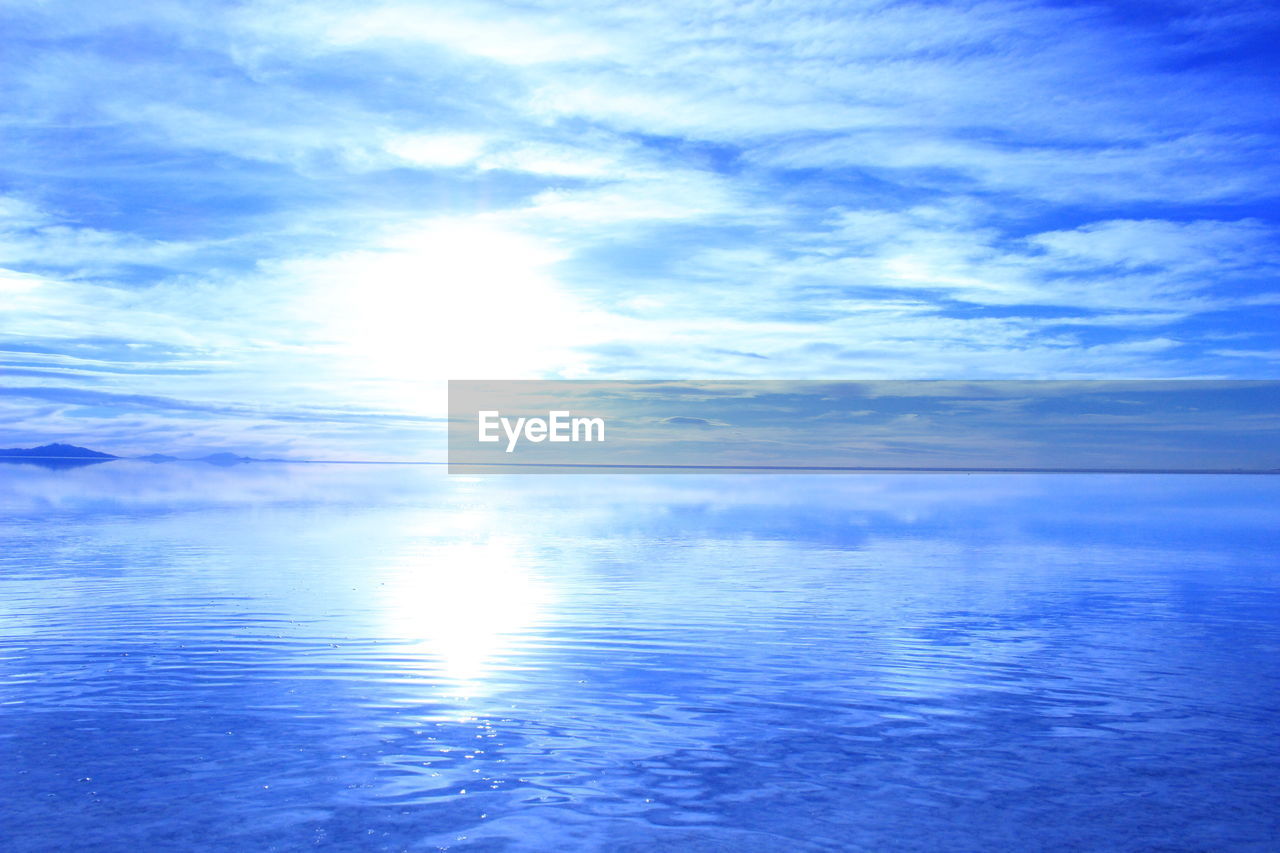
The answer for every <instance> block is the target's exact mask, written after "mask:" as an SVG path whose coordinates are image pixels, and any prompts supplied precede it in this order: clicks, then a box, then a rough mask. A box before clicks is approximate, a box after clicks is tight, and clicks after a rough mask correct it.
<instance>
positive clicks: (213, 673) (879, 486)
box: [0, 462, 1280, 851]
mask: <svg viewBox="0 0 1280 853" xmlns="http://www.w3.org/2000/svg"><path fill="white" fill-rule="evenodd" d="M1278 531H1280V479H1277V478H1272V477H1246V476H1239V477H1237V476H1214V477H1194V476H1165V475H1154V476H1133V475H986V476H977V475H975V476H961V475H901V476H894V475H885V476H873V475H859V476H759V477H755V476H744V475H734V476H691V475H682V476H671V477H661V476H651V477H650V476H635V475H622V476H616V477H611V476H599V475H597V476H583V477H574V476H555V477H545V478H543V477H502V476H494V477H476V478H458V477H452V478H451V477H447V476H444V475H443V474H441V473H440V472H439V471H438V470H435V469H430V468H416V467H398V466H356V465H272V464H253V465H244V466H239V467H235V468H213V467H209V466H203V465H184V464H174V465H147V464H143V463H134V462H112V463H108V464H103V465H95V466H91V467H86V468H79V469H73V470H46V469H42V468H39V467H35V466H29V465H18V464H10V465H5V466H3V468H2V469H0V768H3V769H2V770H0V801H3V803H4V808H3V816H2V817H0V838H3V839H4V840H3V846H4V847H5V849H7V850H16V851H36V850H52V849H80V850H157V849H174V850H177V849H192V848H195V847H199V848H201V849H214V850H246V849H248V850H294V849H334V850H350V849H358V850H388V851H391V850H436V849H446V848H447V849H460V850H570V849H582V850H610V851H615V850H648V849H673V850H735V851H739V850H759V851H775V850H838V849H839V850H848V849H853V850H859V849H861V850H874V851H894V850H904V851H905V850H940V849H946V850H990V849H1023V850H1034V849H1089V850H1098V849H1118V850H1139V849H1153V848H1154V849H1164V850H1204V849H1214V850H1266V849H1274V846H1275V844H1276V843H1277V834H1278V832H1280V811H1278V810H1277V809H1276V807H1275V804H1276V802H1277V796H1278V795H1280V781H1277V780H1280V757H1277V753H1276V750H1275V749H1274V742H1275V738H1276V735H1277V734H1280V725H1278V724H1277V722H1276V720H1277V719H1280V717H1277V714H1278V713H1280V668H1278V667H1277V666H1276V663H1275V661H1276V656H1277V652H1278V651H1280V570H1278V568H1277V565H1276V562H1277V561H1276V554H1277V551H1278V549H1277V546H1278V545H1280V541H1278V540H1280V533H1278Z"/></svg>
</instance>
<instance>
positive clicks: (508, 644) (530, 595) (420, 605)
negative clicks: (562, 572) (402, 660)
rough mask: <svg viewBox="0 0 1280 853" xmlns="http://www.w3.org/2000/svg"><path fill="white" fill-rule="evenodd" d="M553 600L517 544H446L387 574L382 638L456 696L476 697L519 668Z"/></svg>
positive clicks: (501, 541)
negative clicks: (495, 679) (498, 677)
mask: <svg viewBox="0 0 1280 853" xmlns="http://www.w3.org/2000/svg"><path fill="white" fill-rule="evenodd" d="M551 601H552V591H551V587H550V585H549V584H548V583H547V582H546V581H545V580H544V579H542V578H540V577H538V576H537V575H535V574H534V573H533V572H532V571H531V570H530V568H529V565H528V562H527V560H526V559H525V558H524V556H523V555H522V549H521V548H520V547H519V546H518V543H517V542H516V541H514V540H509V539H487V540H485V541H481V542H463V543H450V544H447V545H443V546H441V547H438V548H434V549H432V550H430V551H429V552H427V553H425V554H423V555H422V557H421V558H420V559H416V560H403V561H401V562H399V563H398V564H397V565H395V566H394V567H393V568H392V569H391V570H389V571H388V572H387V573H386V579H385V583H384V592H383V600H382V611H383V617H384V632H385V636H387V637H389V638H391V639H395V640H399V641H402V642H404V643H406V646H405V650H406V651H408V652H409V653H410V654H411V655H413V656H414V657H416V658H418V659H419V660H420V661H421V665H422V666H423V667H424V668H427V669H429V670H431V675H433V676H435V677H437V678H439V679H441V680H442V681H443V682H445V683H446V684H448V685H449V686H450V687H452V688H454V689H456V690H457V692H458V693H459V694H461V695H465V696H474V695H480V694H483V693H485V692H486V690H487V687H488V686H489V685H488V683H489V681H490V680H491V678H492V677H493V676H494V675H495V674H496V673H498V672H500V671H501V670H503V669H505V668H509V667H513V666H518V665H519V663H518V658H519V657H520V655H521V650H522V647H523V646H524V645H525V644H526V643H527V642H528V640H529V639H530V637H531V635H533V634H535V633H537V631H538V627H539V625H540V624H542V623H544V622H545V621H546V620H547V619H548V618H549V615H550V605H551Z"/></svg>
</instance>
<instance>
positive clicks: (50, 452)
mask: <svg viewBox="0 0 1280 853" xmlns="http://www.w3.org/2000/svg"><path fill="white" fill-rule="evenodd" d="M6 456H7V457H18V458H37V459H119V458H120V457H118V456H114V455H112V454H110V453H102V452H100V451H97V450H90V449H89V448H87V447H77V446H76V445H74V444H57V443H55V444H44V445H41V446H40V447H27V448H23V447H11V448H9V449H7V450H0V457H6Z"/></svg>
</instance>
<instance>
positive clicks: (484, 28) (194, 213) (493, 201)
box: [0, 0, 1280, 459]
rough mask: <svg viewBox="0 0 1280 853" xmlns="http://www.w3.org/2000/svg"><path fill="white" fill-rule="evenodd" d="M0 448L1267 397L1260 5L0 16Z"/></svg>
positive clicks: (321, 448) (424, 439) (1265, 14)
mask: <svg viewBox="0 0 1280 853" xmlns="http://www.w3.org/2000/svg"><path fill="white" fill-rule="evenodd" d="M0 33H2V35H0V38H2V39H3V50H2V51H0V83H2V84H3V91H4V92H5V96H4V98H0V126H2V127H3V134H4V143H3V144H4V157H3V158H2V159H0V446H14V445H25V444H31V443H43V442H45V441H50V440H67V441H74V442H76V443H82V444H87V445H89V446H94V447H100V448H102V449H106V450H111V451H113V452H117V453H131V452H139V453H141V452H150V451H159V452H172V451H187V450H222V449H229V450H235V451H238V452H248V453H254V454H258V455H296V456H312V457H317V456H318V457H336V458H357V457H358V458H375V459H377V458H385V459H413V458H434V457H435V456H437V455H438V453H437V451H438V449H439V448H441V447H442V443H441V440H440V439H441V436H442V432H441V430H440V424H439V422H438V420H437V419H438V418H439V417H440V416H442V415H443V414H444V408H445V395H444V384H443V380H444V379H447V378H470V379H479V378H550V377H558V378H600V379H605V378H671V379H685V378H689V379H710V378H756V377H759V378H804V379H832V378H868V379H875V378H969V379H978V378H1057V379H1062V378H1173V377H1204V378H1208V377H1234V378H1273V377H1274V376H1275V373H1276V371H1275V366H1276V362H1277V360H1278V359H1280V340H1278V339H1277V333H1276V329H1277V328H1280V324H1278V323H1277V319H1280V316H1278V315H1280V288H1277V286H1276V284H1275V279H1276V270H1277V267H1278V265H1280V244H1278V243H1277V240H1276V229H1277V224H1278V223H1277V219H1278V210H1280V209H1278V207H1277V203H1276V195H1277V188H1278V187H1280V163H1278V162H1277V158H1276V156H1275V154H1274V152H1275V151H1276V150H1277V148H1278V145H1277V143H1278V142H1280V140H1278V138H1277V137H1278V136H1280V132H1278V131H1280V118H1278V116H1280V110H1278V109H1277V108H1276V105H1277V104H1278V103H1280V97H1278V95H1280V91H1277V90H1278V89H1280V82H1278V81H1280V75H1278V74H1277V70H1280V67H1278V66H1280V60H1278V59H1277V58H1276V55H1275V51H1274V49H1273V47H1274V44H1275V43H1276V42H1277V40H1280V13H1277V12H1276V11H1275V10H1274V9H1272V8H1269V4H1266V3H1261V2H1259V3H1232V2H1213V3H1208V2H1205V3H1158V4H1157V3H1132V4H1126V3H1110V4H1108V3H1095V4H1085V3H1039V4H1037V3H1012V2H977V3H935V2H929V3H858V4H831V3H812V4H809V3H802V2H793V3H785V2H783V3H778V2H773V3H764V2H759V3H753V2H748V3H716V2H706V3H698V4H677V3H652V4H645V3H637V2H627V3H616V4H611V3H609V2H591V3H580V4H578V3H568V2H564V3H538V2H525V3H519V4H500V3H487V2H476V0H469V2H466V3H449V2H432V3H409V2H390V3H377V2H359V3H356V2H328V0H312V1H311V2H305V3H288V2H242V3H233V2H223V3H200V2H183V3H168V2H146V0H139V2H132V3H128V4H114V3H88V2H57V0H47V2H24V0H17V2H8V3H6V4H5V5H4V7H3V9H0Z"/></svg>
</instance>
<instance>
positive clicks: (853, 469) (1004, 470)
mask: <svg viewBox="0 0 1280 853" xmlns="http://www.w3.org/2000/svg"><path fill="white" fill-rule="evenodd" d="M27 460H48V461H59V462H77V463H87V464H95V463H97V464H101V463H106V462H121V461H129V462H150V460H147V459H145V458H141V457H130V456H113V457H106V458H102V457H97V458H94V457H89V458H85V457H74V456H72V457H69V456H18V455H5V454H0V462H24V461H27ZM196 462H198V463H201V464H204V465H208V464H210V463H209V462H208V461H207V460H204V459H173V460H167V461H165V462H162V463H156V462H151V464H166V465H167V464H172V463H196ZM241 464H243V465H250V464H252V465H266V464H283V465H432V466H450V465H452V467H454V468H459V469H467V468H573V469H590V470H599V469H622V470H629V471H634V470H642V471H708V472H716V471H765V472H770V471H777V472H796V473H805V472H813V473H850V474H856V473H866V474H1195V475H1227V474H1247V475H1250V476H1257V475H1268V474H1270V475H1280V470H1274V469H1265V468H1257V469H1249V468H1018V467H999V468H994V467H992V468H962V467H941V466H938V467H910V466H892V465H678V464H672V465H657V464H639V463H618V464H597V463H591V462H458V463H450V462H433V461H421V460H394V461H392V460H364V459H246V460H244V461H243V462H240V463H237V464H236V465H234V466H228V465H221V466H217V465H215V467H238V466H239V465H241Z"/></svg>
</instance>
